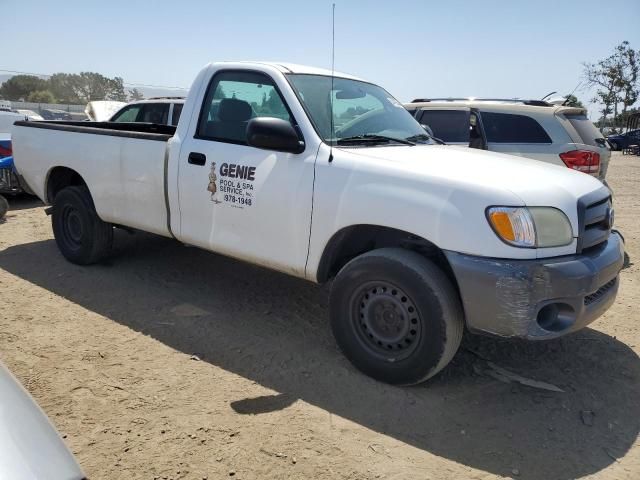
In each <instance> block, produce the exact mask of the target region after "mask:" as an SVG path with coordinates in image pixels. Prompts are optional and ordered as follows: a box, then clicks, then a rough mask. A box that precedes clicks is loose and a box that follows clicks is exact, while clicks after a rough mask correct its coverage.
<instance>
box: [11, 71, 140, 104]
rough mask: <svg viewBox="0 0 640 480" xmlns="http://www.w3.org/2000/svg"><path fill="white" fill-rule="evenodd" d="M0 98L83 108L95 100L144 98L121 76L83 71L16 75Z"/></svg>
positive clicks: (121, 100)
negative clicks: (72, 105)
mask: <svg viewBox="0 0 640 480" xmlns="http://www.w3.org/2000/svg"><path fill="white" fill-rule="evenodd" d="M0 98H3V99H5V100H13V101H26V102H34V103H68V104H74V105H84V104H85V103H88V102H90V101H94V100H116V101H120V102H126V101H132V100H141V99H143V98H144V96H143V95H142V93H141V92H140V91H139V90H138V89H137V88H133V89H130V90H126V89H125V87H124V83H123V81H122V78H120V77H113V78H109V77H105V76H104V75H101V74H99V73H96V72H81V73H77V74H76V73H55V74H53V75H51V76H50V77H49V78H47V79H43V78H40V77H37V76H35V75H14V76H13V77H11V78H10V79H8V80H7V81H5V82H4V83H3V84H2V85H1V86H0Z"/></svg>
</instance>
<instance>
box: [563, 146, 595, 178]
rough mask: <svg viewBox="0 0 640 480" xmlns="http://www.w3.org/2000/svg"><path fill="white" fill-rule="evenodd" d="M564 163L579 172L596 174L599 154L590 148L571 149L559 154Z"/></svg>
mask: <svg viewBox="0 0 640 480" xmlns="http://www.w3.org/2000/svg"><path fill="white" fill-rule="evenodd" d="M560 158H561V159H562V161H563V162H564V164H565V165H566V166H567V167H569V168H572V169H573V170H577V171H579V172H584V173H589V174H591V175H598V173H600V154H599V153H597V152H592V151H590V150H571V151H570V152H564V153H561V154H560Z"/></svg>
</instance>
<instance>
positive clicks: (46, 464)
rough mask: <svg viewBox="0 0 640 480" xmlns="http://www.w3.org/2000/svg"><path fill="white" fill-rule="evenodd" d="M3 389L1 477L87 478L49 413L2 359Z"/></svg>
mask: <svg viewBox="0 0 640 480" xmlns="http://www.w3.org/2000/svg"><path fill="white" fill-rule="evenodd" d="M0 392H2V394H1V395H0V478H3V479H4V478H7V479H9V478H10V479H12V480H45V479H47V480H81V479H83V478H85V477H84V475H83V473H82V470H80V467H79V466H78V464H77V462H76V460H75V458H74V457H73V455H72V454H71V452H70V451H69V450H68V449H67V447H66V446H65V444H64V442H63V441H62V439H61V438H60V436H59V435H58V433H57V432H56V430H55V429H54V428H53V426H52V425H51V423H50V422H49V420H48V419H47V417H46V415H45V414H44V413H43V412H42V410H40V408H39V407H38V405H37V404H36V403H35V402H34V401H33V399H32V398H31V396H30V395H29V394H28V393H27V391H26V390H25V389H24V388H22V386H20V384H19V383H18V382H17V381H16V379H15V378H13V375H11V373H9V371H8V370H7V369H6V368H5V367H4V365H2V363H0Z"/></svg>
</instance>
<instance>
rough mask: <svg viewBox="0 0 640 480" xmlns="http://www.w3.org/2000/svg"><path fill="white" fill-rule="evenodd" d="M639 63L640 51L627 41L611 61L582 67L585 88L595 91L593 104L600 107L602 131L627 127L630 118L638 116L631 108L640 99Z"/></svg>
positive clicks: (615, 51)
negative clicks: (634, 115) (631, 115)
mask: <svg viewBox="0 0 640 480" xmlns="http://www.w3.org/2000/svg"><path fill="white" fill-rule="evenodd" d="M639 61H640V50H634V49H633V48H631V46H630V44H629V42H627V41H624V42H622V43H621V44H620V45H618V46H617V47H615V49H614V50H613V53H612V54H611V55H609V56H608V57H606V58H604V59H602V60H600V61H598V62H595V63H583V68H584V80H585V82H586V85H587V87H589V88H595V89H596V94H595V97H594V98H593V100H592V101H593V102H594V103H597V104H599V105H600V106H601V109H600V113H601V117H600V119H599V121H598V122H597V124H598V126H599V127H601V128H602V127H605V126H606V127H618V128H620V127H624V126H625V124H626V122H627V118H628V116H629V115H630V114H631V113H635V112H638V109H637V108H631V107H632V106H633V105H634V104H635V103H636V102H637V101H638V97H639V96H640V81H639V80H640V78H639V73H640V64H639ZM609 115H611V117H609Z"/></svg>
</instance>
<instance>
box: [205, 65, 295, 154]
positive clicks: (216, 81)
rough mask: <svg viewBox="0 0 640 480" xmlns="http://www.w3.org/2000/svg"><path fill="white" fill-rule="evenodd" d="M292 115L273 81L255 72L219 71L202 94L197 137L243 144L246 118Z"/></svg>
mask: <svg viewBox="0 0 640 480" xmlns="http://www.w3.org/2000/svg"><path fill="white" fill-rule="evenodd" d="M256 117H276V118H281V119H283V120H286V121H288V122H291V116H290V115H289V111H288V110H287V107H286V105H285V103H284V100H283V99H282V97H281V96H280V93H279V92H278V90H277V89H276V87H275V85H274V83H273V80H271V79H270V78H269V77H268V76H267V75H264V74H262V73H257V72H221V73H218V74H216V75H215V76H214V77H213V80H212V82H211V83H210V84H209V89H208V90H207V94H206V95H205V99H204V103H203V105H202V110H201V112H200V122H199V124H198V137H199V138H205V139H209V140H219V141H223V142H229V143H238V144H246V130H247V123H249V120H251V119H252V118H256Z"/></svg>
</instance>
